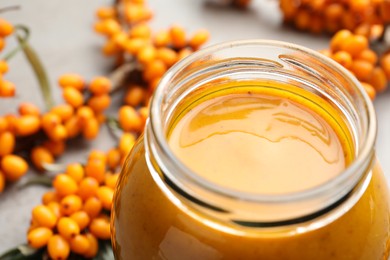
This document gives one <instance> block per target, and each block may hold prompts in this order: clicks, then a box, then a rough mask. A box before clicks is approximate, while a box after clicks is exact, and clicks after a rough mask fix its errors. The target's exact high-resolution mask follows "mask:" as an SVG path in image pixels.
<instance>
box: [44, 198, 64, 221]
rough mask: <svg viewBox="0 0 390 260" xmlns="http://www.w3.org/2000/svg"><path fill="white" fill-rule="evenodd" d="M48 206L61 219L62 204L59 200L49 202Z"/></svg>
mask: <svg viewBox="0 0 390 260" xmlns="http://www.w3.org/2000/svg"><path fill="white" fill-rule="evenodd" d="M46 206H47V207H48V208H49V209H50V210H51V212H53V213H54V215H55V216H56V217H57V219H59V218H60V217H62V213H61V205H60V203H59V202H57V201H51V202H49V203H48V204H47V205H46Z"/></svg>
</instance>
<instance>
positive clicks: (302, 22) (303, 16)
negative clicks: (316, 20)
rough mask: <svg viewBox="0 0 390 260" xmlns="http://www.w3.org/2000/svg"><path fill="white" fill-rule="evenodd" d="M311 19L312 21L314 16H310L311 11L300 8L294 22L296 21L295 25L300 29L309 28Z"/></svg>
mask: <svg viewBox="0 0 390 260" xmlns="http://www.w3.org/2000/svg"><path fill="white" fill-rule="evenodd" d="M311 21H312V17H311V16H310V13H309V11H307V10H299V11H298V13H297V16H296V19H295V21H294V22H295V26H296V27H297V28H298V29H299V30H306V29H308V28H309V26H310V23H311Z"/></svg>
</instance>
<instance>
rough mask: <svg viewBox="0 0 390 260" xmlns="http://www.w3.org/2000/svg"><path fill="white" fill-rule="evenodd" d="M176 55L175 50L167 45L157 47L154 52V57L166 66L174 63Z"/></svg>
mask: <svg viewBox="0 0 390 260" xmlns="http://www.w3.org/2000/svg"><path fill="white" fill-rule="evenodd" d="M177 56H178V55H177V52H175V51H174V50H172V49H171V48H167V47H162V48H158V49H157V52H156V58H157V59H159V60H161V61H162V62H164V63H165V65H167V67H171V66H172V65H173V64H175V63H176V61H177Z"/></svg>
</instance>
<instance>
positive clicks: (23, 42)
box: [2, 27, 30, 61]
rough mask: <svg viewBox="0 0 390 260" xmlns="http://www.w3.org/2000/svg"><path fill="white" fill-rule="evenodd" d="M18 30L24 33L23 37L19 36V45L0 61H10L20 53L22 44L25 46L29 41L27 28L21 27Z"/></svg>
mask: <svg viewBox="0 0 390 260" xmlns="http://www.w3.org/2000/svg"><path fill="white" fill-rule="evenodd" d="M20 29H21V30H22V31H23V32H24V35H23V37H22V36H19V37H20V38H21V40H19V45H18V46H16V47H15V48H14V49H12V50H11V51H10V52H8V53H7V54H6V55H5V56H4V57H3V58H2V60H5V61H9V60H10V59H12V58H13V57H14V56H15V55H16V54H17V53H18V52H19V51H21V50H22V49H23V48H24V44H26V43H27V42H28V40H29V39H30V30H29V29H28V28H27V27H23V28H20ZM20 42H22V43H20Z"/></svg>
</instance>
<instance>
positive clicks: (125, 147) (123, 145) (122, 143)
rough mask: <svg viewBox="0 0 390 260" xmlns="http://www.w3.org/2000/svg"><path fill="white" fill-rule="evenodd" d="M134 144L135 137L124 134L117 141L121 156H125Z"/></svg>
mask: <svg viewBox="0 0 390 260" xmlns="http://www.w3.org/2000/svg"><path fill="white" fill-rule="evenodd" d="M134 144H135V137H134V135H133V134H131V133H124V134H123V135H122V136H121V138H120V140H119V150H120V151H121V154H122V156H126V155H127V154H128V153H129V152H130V151H131V149H132V148H133V146H134Z"/></svg>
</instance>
